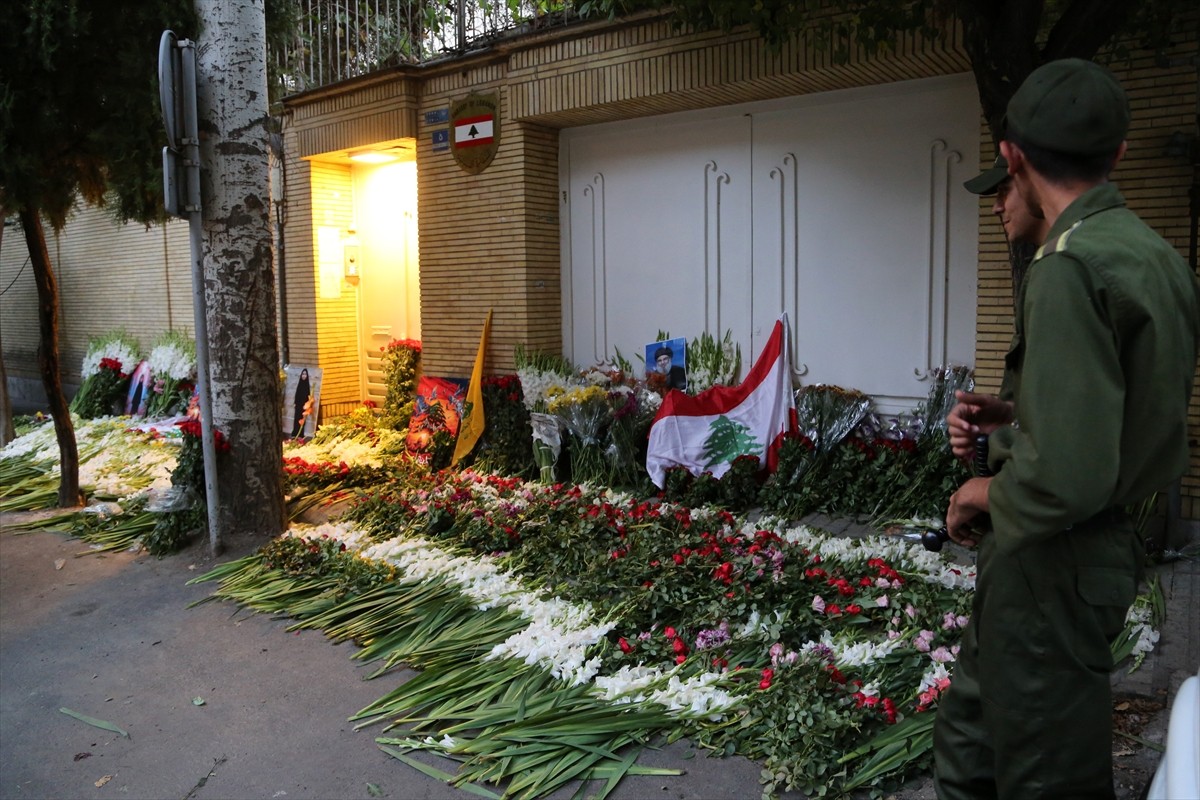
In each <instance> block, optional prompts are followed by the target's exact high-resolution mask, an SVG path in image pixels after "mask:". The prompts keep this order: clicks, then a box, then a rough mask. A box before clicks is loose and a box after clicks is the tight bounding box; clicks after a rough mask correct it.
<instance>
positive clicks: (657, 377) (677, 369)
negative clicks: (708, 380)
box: [646, 338, 687, 392]
mask: <svg viewBox="0 0 1200 800" xmlns="http://www.w3.org/2000/svg"><path fill="white" fill-rule="evenodd" d="M646 382H647V383H649V384H651V385H653V386H657V387H662V388H663V389H678V390H679V391H681V392H686V391H687V339H683V338H678V339H667V340H665V341H661V342H650V344H648V345H646Z"/></svg>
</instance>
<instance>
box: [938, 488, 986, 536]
mask: <svg viewBox="0 0 1200 800" xmlns="http://www.w3.org/2000/svg"><path fill="white" fill-rule="evenodd" d="M991 482H992V479H991V478H971V480H969V481H967V482H966V483H964V484H963V485H962V486H960V487H958V491H957V492H955V493H954V494H952V495H950V507H949V508H947V509H946V533H947V534H949V536H950V539H951V540H952V541H955V542H958V543H959V544H961V545H962V546H963V547H974V546H975V545H977V544H979V539H980V536H981V534H980V533H979V532H978V531H977V530H975V529H974V528H972V527H971V522H972V521H973V520H974V519H975V518H976V517H978V516H979V515H980V514H985V513H987V510H988V494H987V493H988V486H989V485H990V484H991Z"/></svg>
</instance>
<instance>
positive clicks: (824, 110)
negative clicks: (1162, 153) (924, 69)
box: [561, 76, 978, 411]
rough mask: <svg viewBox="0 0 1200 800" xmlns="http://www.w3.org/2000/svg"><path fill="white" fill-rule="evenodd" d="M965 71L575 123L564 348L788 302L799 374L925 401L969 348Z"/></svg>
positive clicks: (888, 404)
mask: <svg viewBox="0 0 1200 800" xmlns="http://www.w3.org/2000/svg"><path fill="white" fill-rule="evenodd" d="M977 139H978V105H977V101H976V97H975V92H974V87H973V83H972V82H971V80H970V78H969V76H954V77H950V78H936V79H931V80H924V81H912V82H906V83H902V84H896V85H892V86H888V87H873V88H868V89H859V90H848V91H842V92H833V93H827V94H822V95H813V96H809V97H804V98H791V99H789V100H787V101H773V102H771V103H767V104H752V105H746V106H737V107H731V108H725V109H718V110H710V111H706V112H688V113H685V114H678V115H670V116H666V117H659V118H655V119H653V120H641V121H635V122H623V123H614V124H609V125H599V126H590V127H585V128H577V129H572V130H568V131H565V132H564V133H563V140H562V164H561V171H562V180H563V189H564V191H566V192H567V197H568V201H567V204H566V210H565V213H564V214H563V270H564V275H563V277H564V296H563V307H564V308H563V310H564V349H565V352H566V354H567V355H568V357H570V358H572V359H573V360H574V361H576V362H577V363H579V364H587V363H592V362H594V361H597V360H601V359H602V358H604V356H605V355H611V354H612V353H613V352H614V348H619V349H620V351H621V352H622V353H623V354H625V355H626V356H627V357H628V356H629V355H630V354H632V353H639V352H641V346H642V345H643V344H644V343H645V342H647V341H650V340H651V339H653V337H654V334H655V333H656V332H657V330H659V329H660V328H661V329H666V330H669V331H670V332H671V334H672V335H674V336H685V337H687V338H688V339H691V338H693V337H694V336H696V335H697V334H698V333H699V332H700V331H702V330H705V329H707V330H709V331H710V332H711V333H713V334H714V335H721V334H723V333H724V331H725V330H731V331H733V336H734V338H735V340H736V341H737V342H738V343H739V344H740V345H741V348H742V352H743V358H744V360H745V362H746V363H747V366H748V363H749V361H750V360H752V359H753V358H754V357H755V356H756V355H757V353H758V350H759V349H760V348H761V347H762V345H763V343H764V342H765V338H766V336H767V335H768V334H769V332H770V328H771V324H772V323H773V322H774V320H775V319H776V318H777V317H778V315H779V314H780V313H781V312H782V311H787V312H788V314H789V316H790V318H791V321H792V328H793V336H794V344H795V347H794V348H793V353H794V358H795V360H796V367H797V368H798V369H800V370H802V371H803V370H804V369H806V371H804V374H803V375H802V376H801V378H800V381H801V382H803V383H835V384H839V385H842V386H846V387H851V388H857V389H861V390H863V391H866V392H868V393H870V394H872V395H875V396H876V398H877V402H878V405H879V406H880V408H881V409H882V410H885V411H899V410H906V409H909V408H911V407H912V406H913V405H914V404H915V403H916V402H917V401H918V400H920V399H921V398H923V397H924V395H925V393H926V391H927V381H926V380H925V378H926V374H925V373H926V371H927V370H928V369H929V368H930V367H935V366H938V365H940V364H943V363H959V364H969V363H971V361H972V359H973V354H974V330H975V292H976V278H975V275H976V272H975V261H976V252H977V244H976V233H977V231H976V224H977V208H978V206H977V204H976V199H975V198H974V196H972V195H970V194H969V193H967V192H966V190H964V189H963V188H962V186H961V184H962V181H963V180H965V179H967V178H969V177H971V175H973V174H974V172H975V170H974V167H973V165H974V163H975V158H974V157H973V154H974V152H975V147H976V146H977V145H976V142H977Z"/></svg>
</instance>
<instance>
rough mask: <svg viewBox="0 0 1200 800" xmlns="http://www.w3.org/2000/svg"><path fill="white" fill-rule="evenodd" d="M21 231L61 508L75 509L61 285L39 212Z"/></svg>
mask: <svg viewBox="0 0 1200 800" xmlns="http://www.w3.org/2000/svg"><path fill="white" fill-rule="evenodd" d="M21 228H22V230H23V231H24V232H25V244H26V245H27V246H28V247H29V259H30V262H31V263H32V265H33V278H34V281H35V282H36V283H37V293H38V328H39V331H40V333H41V341H40V342H39V343H38V366H39V367H41V370H42V385H43V386H44V387H45V388H46V400H47V402H48V403H49V404H50V415H51V416H52V417H53V418H54V435H55V437H56V438H57V439H58V453H59V461H60V463H61V466H62V477H61V479H60V480H59V483H58V505H59V507H60V508H74V507H76V506H80V505H83V494H82V493H81V492H80V491H79V448H78V447H76V445H75V428H74V427H73V426H72V424H71V412H70V410H69V409H68V408H67V398H66V395H64V394H63V389H62V371H61V370H60V369H59V364H58V283H57V282H56V281H55V279H54V269H53V268H52V267H51V266H50V253H49V251H47V250H46V231H45V229H44V228H43V227H42V218H41V217H39V216H38V214H37V212H36V211H32V210H30V209H28V208H26V209H22V210H21Z"/></svg>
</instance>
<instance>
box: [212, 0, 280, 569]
mask: <svg viewBox="0 0 1200 800" xmlns="http://www.w3.org/2000/svg"><path fill="white" fill-rule="evenodd" d="M195 7H196V13H197V15H198V17H199V18H200V28H201V30H202V31H203V34H202V37H203V38H202V41H200V42H199V46H198V48H197V53H196V58H197V64H196V72H197V76H198V77H197V82H198V84H199V85H198V105H199V117H200V155H201V158H200V161H201V173H202V179H201V187H202V199H203V214H202V218H203V222H204V224H203V228H204V237H203V238H204V245H203V248H204V282H205V297H206V300H207V303H208V315H207V321H208V333H209V372H210V384H209V385H210V387H211V393H212V410H213V426H214V427H215V428H216V429H217V430H218V431H220V432H221V433H222V434H224V436H225V437H226V438H227V439H228V441H229V443H230V447H231V449H230V451H229V452H228V453H224V454H221V455H220V457H219V458H218V464H219V467H218V480H217V494H218V498H219V503H220V506H219V510H218V519H217V520H215V521H214V522H215V524H216V531H217V541H218V543H221V544H230V543H232V541H233V540H243V541H244V540H246V539H265V538H272V537H274V536H277V535H278V534H279V533H281V532H282V531H283V530H284V528H285V527H286V513H285V509H284V504H283V488H282V473H283V469H282V462H283V450H282V441H283V437H282V432H281V430H280V422H279V419H280V417H279V413H280V411H279V410H280V408H281V402H282V401H281V399H280V389H279V344H278V339H277V336H276V331H275V277H274V273H273V270H272V263H271V228H270V221H271V220H270V205H269V202H268V199H269V197H270V192H269V181H270V175H269V171H268V166H267V164H268V150H269V147H268V130H269V129H268V122H269V114H268V106H267V70H266V22H265V16H264V11H263V0H196V6H195ZM219 546H220V545H219Z"/></svg>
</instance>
